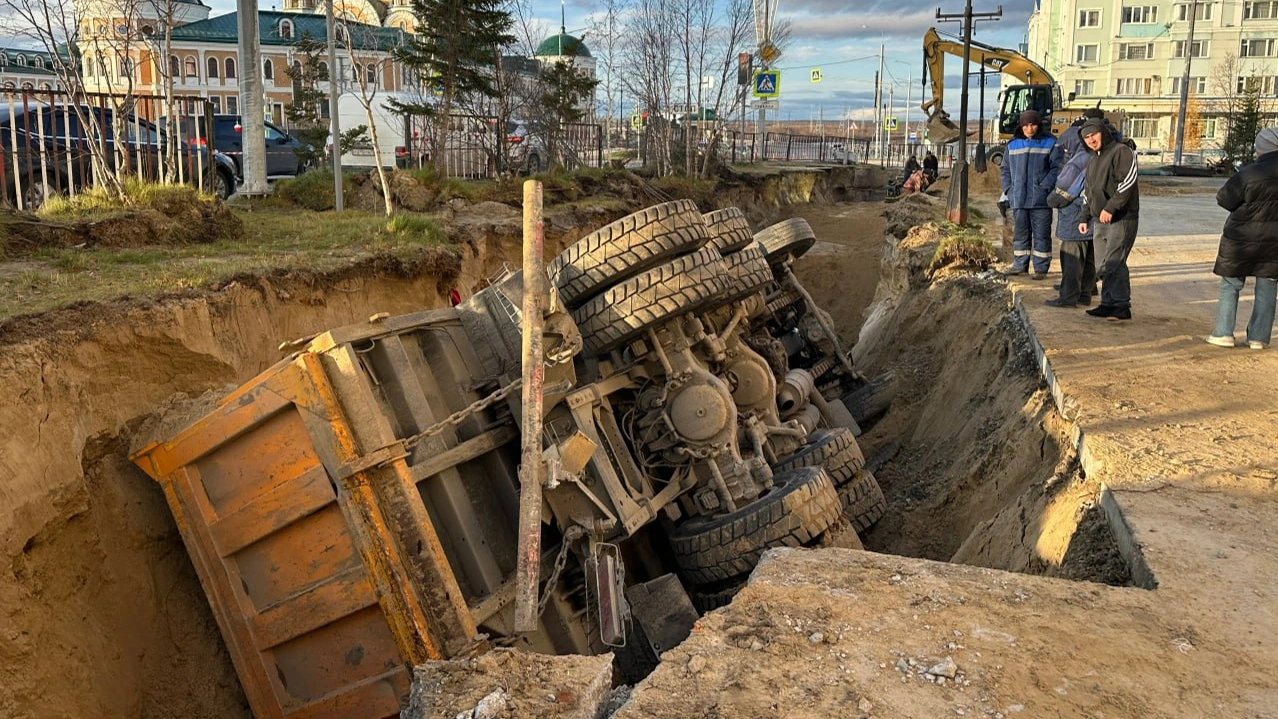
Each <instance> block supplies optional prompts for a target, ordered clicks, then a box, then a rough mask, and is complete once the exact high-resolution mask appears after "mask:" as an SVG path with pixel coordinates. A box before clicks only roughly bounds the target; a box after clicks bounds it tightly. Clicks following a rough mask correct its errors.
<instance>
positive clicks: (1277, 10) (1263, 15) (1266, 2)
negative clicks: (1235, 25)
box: [1243, 0, 1278, 20]
mask: <svg viewBox="0 0 1278 719" xmlns="http://www.w3.org/2000/svg"><path fill="white" fill-rule="evenodd" d="M1274 18H1278V0H1261V2H1249V3H1243V19H1244V20H1272V19H1274Z"/></svg>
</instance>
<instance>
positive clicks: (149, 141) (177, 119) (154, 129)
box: [0, 90, 235, 211]
mask: <svg viewBox="0 0 1278 719" xmlns="http://www.w3.org/2000/svg"><path fill="white" fill-rule="evenodd" d="M211 127H212V110H211V107H210V106H209V104H208V101H207V100H206V99H204V98H200V97H179V98H175V99H174V100H173V101H171V102H169V101H166V100H165V98H163V97H155V96H127V97H119V96H112V95H83V96H80V97H79V98H76V99H73V98H72V97H71V96H69V95H67V94H66V93H63V92H59V91H49V90H4V91H0V202H3V203H5V204H7V205H8V206H10V207H14V208H17V209H19V210H28V211H30V210H35V209H37V208H39V207H40V205H42V204H43V203H44V201H45V200H46V199H47V198H49V197H52V196H54V195H69V196H73V195H76V194H78V193H80V192H83V191H84V190H85V189H86V188H89V187H92V186H94V185H95V184H97V183H98V182H99V181H101V180H103V179H104V178H107V177H111V178H115V179H123V178H127V177H136V178H141V179H145V180H149V181H153V182H180V183H189V184H193V185H195V186H196V187H198V188H199V189H201V190H206V191H211V190H215V189H220V190H221V191H222V192H224V193H226V192H229V191H230V190H233V189H234V182H235V177H234V171H233V170H227V169H226V168H225V167H223V168H222V169H223V173H222V174H221V175H219V174H218V169H219V165H218V161H217V160H216V159H215V157H214V153H215V148H214V143H213V137H212V134H211V133H210V132H209V128H211ZM228 175H229V176H228ZM222 183H228V184H229V187H227V186H225V185H224V184H222Z"/></svg>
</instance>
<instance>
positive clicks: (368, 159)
mask: <svg viewBox="0 0 1278 719" xmlns="http://www.w3.org/2000/svg"><path fill="white" fill-rule="evenodd" d="M396 100H397V101H399V102H401V103H406V104H407V103H414V102H420V101H421V100H420V98H417V97H416V96H415V95H413V94H410V93H406V92H386V91H380V92H378V93H377V94H376V95H374V96H373V102H372V110H373V121H374V122H376V123H377V145H378V147H377V148H376V152H375V151H374V148H373V146H372V142H371V140H372V133H371V132H370V133H368V136H369V140H370V142H369V143H367V144H365V145H362V146H359V147H354V148H351V149H349V150H347V151H346V152H343V153H342V167H365V168H372V167H376V166H377V163H378V161H379V158H380V162H381V165H382V167H385V168H387V169H390V168H394V167H397V166H405V164H406V163H405V160H406V158H409V157H410V156H411V154H412V153H411V147H412V146H413V145H414V144H419V143H414V142H413V141H412V137H413V129H412V128H411V127H410V125H411V124H412V123H411V122H410V120H411V119H412V118H409V117H406V116H404V115H402V114H400V113H398V112H396V111H395V105H394V101H396ZM337 119H338V121H339V123H340V125H341V130H342V132H349V131H350V130H351V129H352V128H355V127H359V126H360V125H364V126H367V125H368V113H367V112H366V111H365V110H364V104H363V98H361V97H360V95H359V93H354V92H347V93H343V94H342V95H340V96H338V98H337ZM417 122H418V123H420V120H417ZM419 134H420V133H419ZM324 150H325V152H326V153H332V151H333V136H332V135H331V134H330V135H329V136H328V141H327V142H326V143H325V146H324ZM330 156H331V155H330Z"/></svg>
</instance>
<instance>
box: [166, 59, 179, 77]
mask: <svg viewBox="0 0 1278 719" xmlns="http://www.w3.org/2000/svg"><path fill="white" fill-rule="evenodd" d="M181 76H182V61H181V60H179V59H178V56H177V55H169V77H173V78H177V77H181Z"/></svg>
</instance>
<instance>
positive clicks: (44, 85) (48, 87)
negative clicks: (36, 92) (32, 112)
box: [40, 82, 53, 91]
mask: <svg viewBox="0 0 1278 719" xmlns="http://www.w3.org/2000/svg"><path fill="white" fill-rule="evenodd" d="M40 89H41V90H45V91H52V90H53V85H50V84H49V83H47V82H42V83H40Z"/></svg>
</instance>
